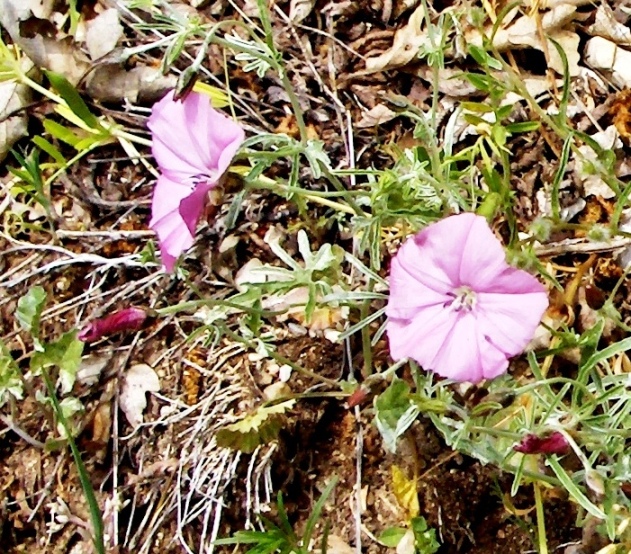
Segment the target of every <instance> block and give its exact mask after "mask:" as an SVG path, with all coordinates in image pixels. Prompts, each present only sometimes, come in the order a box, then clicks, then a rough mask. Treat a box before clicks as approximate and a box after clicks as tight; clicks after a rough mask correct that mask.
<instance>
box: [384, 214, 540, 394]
mask: <svg viewBox="0 0 631 554" xmlns="http://www.w3.org/2000/svg"><path fill="white" fill-rule="evenodd" d="M547 306H548V296H547V294H546V290H545V288H544V286H543V285H542V284H541V283H539V282H538V281H537V279H535V277H533V276H532V275H530V274H529V273H526V272H525V271H522V270H520V269H515V268H513V267H511V266H509V265H508V264H507V263H506V259H505V255H504V249H503V248H502V245H501V243H500V242H499V240H498V239H497V238H496V237H495V235H494V234H493V232H492V231H491V229H490V228H489V226H488V224H487V222H486V220H485V219H484V218H483V217H481V216H477V215H475V214H471V213H466V214H461V215H455V216H451V217H448V218H446V219H444V220H442V221H439V222H437V223H434V224H432V225H429V226H428V227H426V228H425V229H424V230H422V231H421V232H420V233H418V234H417V235H415V236H413V237H412V238H410V239H408V240H407V241H406V242H405V243H404V244H403V246H401V248H400V249H399V251H398V252H397V254H396V256H395V257H394V259H393V260H392V265H391V268H390V299H389V300H388V306H387V308H386V313H387V315H388V323H387V327H386V330H387V333H388V339H389V343H390V353H391V355H392V357H393V358H394V359H395V360H400V359H403V358H411V359H413V360H416V361H417V362H418V363H419V364H420V365H421V366H423V368H424V369H426V370H431V371H434V372H436V373H438V374H439V375H442V376H443V377H447V378H450V379H454V380H456V381H469V382H472V383H477V382H479V381H481V380H482V379H491V378H493V377H497V376H498V375H501V374H502V373H505V372H506V371H507V369H508V359H509V358H510V357H512V356H515V355H517V354H519V353H521V352H522V351H523V349H524V348H525V347H526V345H527V344H528V342H529V341H530V340H531V339H532V337H533V334H534V332H535V329H536V328H537V325H538V324H539V321H540V319H541V316H542V315H543V313H544V312H545V310H546V308H547Z"/></svg>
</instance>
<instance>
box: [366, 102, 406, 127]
mask: <svg viewBox="0 0 631 554" xmlns="http://www.w3.org/2000/svg"><path fill="white" fill-rule="evenodd" d="M397 115H398V114H397V113H396V112H393V111H392V110H391V109H390V108H388V107H387V106H386V105H384V104H377V105H376V106H375V107H374V108H372V109H371V110H368V111H367V112H365V113H364V114H363V115H362V118H361V119H360V120H359V122H358V123H357V125H356V127H357V128H358V129H367V128H369V127H377V126H379V125H381V124H382V123H387V122H388V121H392V120H393V119H394V118H395V117H397Z"/></svg>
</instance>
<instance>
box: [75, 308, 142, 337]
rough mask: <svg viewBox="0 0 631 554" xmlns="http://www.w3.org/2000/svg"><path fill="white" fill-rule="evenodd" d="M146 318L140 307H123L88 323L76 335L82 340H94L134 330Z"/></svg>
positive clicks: (139, 326)
mask: <svg viewBox="0 0 631 554" xmlns="http://www.w3.org/2000/svg"><path fill="white" fill-rule="evenodd" d="M145 319H147V312H145V310H143V309H141V308H125V309H124V310H120V311H119V312H114V313H113V314H111V315H108V316H106V317H103V318H100V319H95V320H94V321H91V322H90V323H88V324H87V325H86V326H85V327H83V329H81V331H79V334H78V335H77V338H78V339H79V340H80V341H83V342H94V341H97V340H99V339H101V338H103V337H106V336H108V335H113V334H114V333H120V332H121V331H136V330H138V329H140V328H141V327H142V324H143V323H144V322H145Z"/></svg>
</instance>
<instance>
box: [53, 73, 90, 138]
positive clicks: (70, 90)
mask: <svg viewBox="0 0 631 554" xmlns="http://www.w3.org/2000/svg"><path fill="white" fill-rule="evenodd" d="M44 73H45V74H46V77H48V80H49V81H50V83H51V85H53V87H54V88H55V90H56V91H57V92H58V93H59V95H60V96H61V97H62V98H63V99H64V100H65V102H66V104H68V107H69V108H70V109H71V110H72V112H73V113H74V114H75V115H76V116H77V117H78V118H80V119H81V121H83V122H84V123H85V124H86V125H87V126H88V127H90V128H92V129H98V128H100V124H99V120H98V119H97V118H96V116H95V115H94V114H93V113H92V112H91V111H90V108H88V105H87V104H86V103H85V102H84V101H83V98H81V96H79V93H78V92H77V89H76V88H75V87H73V86H72V85H71V84H70V81H68V79H66V78H65V77H64V76H63V75H60V74H59V73H55V72H54V71H44Z"/></svg>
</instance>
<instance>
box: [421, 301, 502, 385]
mask: <svg viewBox="0 0 631 554" xmlns="http://www.w3.org/2000/svg"><path fill="white" fill-rule="evenodd" d="M424 368H425V369H428V370H432V371H435V372H436V373H438V375H442V376H443V377H448V378H449V379H454V380H455V381H468V382H470V383H478V382H480V381H481V380H482V379H492V378H493V377H497V376H498V375H501V374H502V373H505V372H506V370H507V369H508V359H507V358H506V356H504V355H503V354H502V352H500V351H499V350H498V349H497V348H496V347H495V346H493V344H491V343H490V342H489V341H487V340H485V339H484V337H482V336H481V335H480V332H479V330H478V323H477V321H476V318H475V317H474V316H473V314H461V315H460V317H458V318H457V319H456V321H455V325H454V326H453V328H452V330H451V332H450V333H448V334H447V336H446V337H445V338H444V340H443V342H442V344H441V346H440V348H439V349H438V352H437V354H436V356H435V357H434V359H433V360H432V361H431V362H429V363H428V364H427V365H425V366H424Z"/></svg>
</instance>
